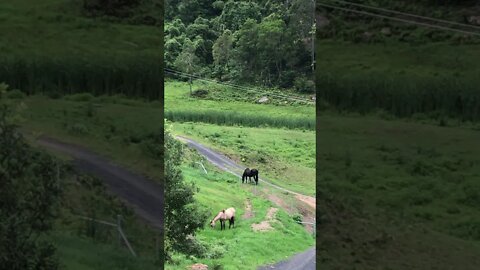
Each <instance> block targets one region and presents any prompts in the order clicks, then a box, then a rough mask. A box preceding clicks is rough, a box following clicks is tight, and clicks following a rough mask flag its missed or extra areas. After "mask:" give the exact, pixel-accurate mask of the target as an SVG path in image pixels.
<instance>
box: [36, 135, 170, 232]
mask: <svg viewBox="0 0 480 270" xmlns="http://www.w3.org/2000/svg"><path fill="white" fill-rule="evenodd" d="M37 143H38V144H39V145H40V146H42V147H45V148H47V149H50V150H52V151H55V152H59V153H62V154H66V155H68V156H70V157H72V158H73V165H74V166H75V168H76V169H77V170H78V171H80V172H84V173H88V174H92V175H94V176H96V177H98V178H99V179H101V180H102V181H103V182H104V183H105V184H106V186H107V188H108V189H109V190H110V191H111V192H112V193H114V194H116V195H117V196H119V197H120V198H121V199H123V200H124V201H125V202H126V203H127V204H128V205H130V206H132V207H133V209H134V210H135V212H136V213H137V214H138V215H139V216H140V217H142V218H144V219H145V220H146V221H147V222H149V223H150V224H151V225H152V226H153V227H155V228H157V229H158V230H163V203H164V197H163V187H162V186H161V185H160V184H158V183H155V182H153V180H150V179H147V178H146V177H144V176H142V175H139V174H136V173H133V172H131V171H129V170H127V169H125V168H123V167H121V166H118V165H116V164H113V163H111V162H110V161H109V160H107V159H105V158H103V157H101V156H100V155H98V154H95V153H93V152H91V151H89V150H88V149H86V148H83V147H81V146H78V145H73V144H68V143H63V142H60V141H58V140H55V139H51V138H47V137H40V138H38V139H37Z"/></svg>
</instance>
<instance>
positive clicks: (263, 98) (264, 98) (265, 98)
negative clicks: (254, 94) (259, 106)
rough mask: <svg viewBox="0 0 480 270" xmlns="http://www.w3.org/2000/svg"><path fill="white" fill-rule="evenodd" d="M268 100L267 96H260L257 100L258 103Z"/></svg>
mask: <svg viewBox="0 0 480 270" xmlns="http://www.w3.org/2000/svg"><path fill="white" fill-rule="evenodd" d="M267 101H268V97H262V98H260V99H259V100H258V103H265V102H267Z"/></svg>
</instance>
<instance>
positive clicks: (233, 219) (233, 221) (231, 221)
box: [228, 217, 235, 229]
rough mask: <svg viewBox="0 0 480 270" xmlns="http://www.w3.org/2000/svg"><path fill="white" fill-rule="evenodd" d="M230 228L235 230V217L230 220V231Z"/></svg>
mask: <svg viewBox="0 0 480 270" xmlns="http://www.w3.org/2000/svg"><path fill="white" fill-rule="evenodd" d="M230 226H233V228H235V217H232V218H231V219H230V222H229V224H228V228H229V229H230Z"/></svg>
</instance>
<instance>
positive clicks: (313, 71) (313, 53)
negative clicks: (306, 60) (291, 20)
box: [312, 0, 317, 76]
mask: <svg viewBox="0 0 480 270" xmlns="http://www.w3.org/2000/svg"><path fill="white" fill-rule="evenodd" d="M312 4H313V8H312V11H313V18H312V19H313V29H312V73H313V75H312V76H315V33H316V28H317V19H316V16H315V12H316V11H315V6H316V5H315V0H312Z"/></svg>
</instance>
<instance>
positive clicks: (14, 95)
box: [6, 89, 25, 99]
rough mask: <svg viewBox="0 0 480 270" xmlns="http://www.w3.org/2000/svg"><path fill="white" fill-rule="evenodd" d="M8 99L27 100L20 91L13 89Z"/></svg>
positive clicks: (9, 92)
mask: <svg viewBox="0 0 480 270" xmlns="http://www.w3.org/2000/svg"><path fill="white" fill-rule="evenodd" d="M6 96H7V98H9V99H23V98H25V93H23V92H22V91H20V90H18V89H13V90H10V91H8V92H7V95H6Z"/></svg>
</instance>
